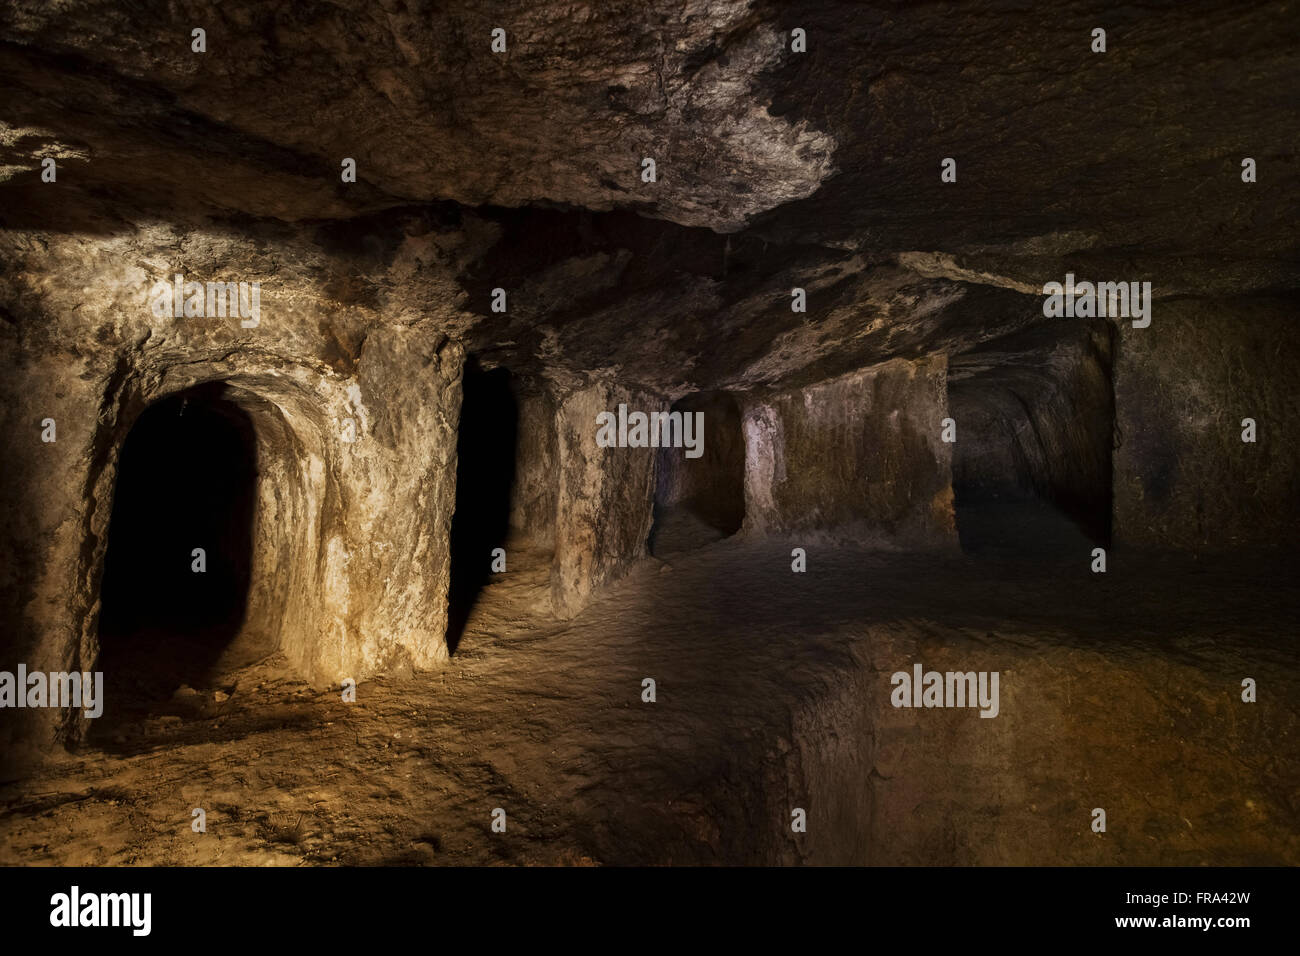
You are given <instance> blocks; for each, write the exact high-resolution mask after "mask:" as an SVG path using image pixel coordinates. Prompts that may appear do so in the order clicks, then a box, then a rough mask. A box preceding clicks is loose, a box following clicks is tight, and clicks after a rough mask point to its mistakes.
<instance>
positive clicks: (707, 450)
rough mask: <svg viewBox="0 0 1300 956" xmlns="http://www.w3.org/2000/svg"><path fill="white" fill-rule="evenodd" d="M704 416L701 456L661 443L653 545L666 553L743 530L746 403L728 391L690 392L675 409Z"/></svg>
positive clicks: (654, 551)
mask: <svg viewBox="0 0 1300 956" xmlns="http://www.w3.org/2000/svg"><path fill="white" fill-rule="evenodd" d="M671 411H672V412H674V413H679V414H680V415H681V416H682V423H683V425H684V424H685V422H686V416H688V415H695V414H697V413H699V414H702V415H703V423H704V428H703V433H702V435H701V434H698V433H694V432H693V433H692V434H694V435H695V438H696V440H700V441H701V447H700V449H699V451H700V452H701V454H700V455H699V457H696V458H688V457H687V456H686V451H687V449H685V448H660V449H659V453H658V454H659V461H658V466H657V468H658V471H657V474H658V479H657V482H656V485H655V500H654V526H653V527H652V528H651V529H650V539H649V542H648V547H649V550H650V553H651V554H654V555H663V554H670V553H672V552H676V551H689V550H692V549H694V548H700V547H703V546H705V545H707V544H710V543H712V542H714V541H718V540H721V539H722V538H726V537H730V536H731V535H733V534H735V533H736V532H737V531H739V530H740V526H741V525H742V524H743V523H744V520H745V439H744V435H743V434H742V432H741V427H740V406H739V405H738V404H737V403H736V400H735V398H734V397H733V396H731V395H729V394H727V393H726V392H709V393H700V394H697V395H688V396H686V397H685V398H683V399H680V400H679V401H677V402H675V403H674V404H673V406H672V409H671Z"/></svg>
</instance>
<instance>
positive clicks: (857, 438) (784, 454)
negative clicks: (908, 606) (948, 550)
mask: <svg viewBox="0 0 1300 956" xmlns="http://www.w3.org/2000/svg"><path fill="white" fill-rule="evenodd" d="M946 379H947V363H946V361H945V359H944V358H943V357H942V356H938V357H934V358H930V359H925V360H921V361H917V362H906V361H902V360H895V361H893V362H888V363H886V364H884V365H881V366H877V367H875V368H871V369H867V370H864V371H862V372H856V373H853V374H850V375H846V376H842V377H840V378H837V379H833V380H831V381H828V382H823V383H820V384H817V385H813V386H809V387H808V388H804V389H801V390H798V391H795V392H790V393H785V394H778V395H773V396H771V397H770V398H767V399H765V400H763V401H762V402H761V403H759V402H754V403H753V404H750V405H748V406H747V408H746V410H745V434H746V442H747V444H746V450H745V492H746V499H745V528H746V530H747V531H749V532H751V533H758V532H765V533H770V532H791V531H806V532H812V533H821V534H827V535H830V536H833V537H846V538H852V539H856V540H858V541H861V542H870V543H876V544H886V545H889V544H895V545H897V544H903V545H913V546H951V545H952V544H953V543H954V542H955V528H954V525H953V517H952V483H951V467H952V466H951V456H952V452H951V446H949V445H948V444H946V443H944V442H943V441H942V440H941V435H940V433H941V430H942V428H943V424H942V422H943V419H944V418H946V417H947V407H948V401H947V381H946Z"/></svg>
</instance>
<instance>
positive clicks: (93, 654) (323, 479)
mask: <svg viewBox="0 0 1300 956" xmlns="http://www.w3.org/2000/svg"><path fill="white" fill-rule="evenodd" d="M6 238H7V242H8V244H9V251H10V257H9V259H8V261H7V263H6V268H5V270H4V281H3V292H4V296H5V301H6V303H7V305H6V308H8V309H21V310H22V311H23V312H24V313H25V314H27V315H28V316H34V317H39V320H30V321H26V322H24V323H23V324H22V325H21V326H19V327H16V328H15V327H14V326H12V325H6V337H5V341H4V347H5V356H4V359H5V374H4V375H3V377H2V378H3V382H4V388H5V392H4V397H5V401H4V410H3V414H4V416H5V417H4V422H5V426H6V427H7V428H9V429H10V433H11V434H13V435H14V436H15V442H14V445H15V447H14V449H13V452H12V454H11V457H10V462H11V465H10V468H9V469H8V473H9V474H10V475H11V476H12V477H11V481H12V493H13V494H14V495H15V498H16V500H18V501H21V502H22V507H20V508H18V509H15V510H12V511H11V510H9V509H6V519H5V520H6V522H7V527H6V528H5V529H4V530H5V534H4V546H5V549H6V555H5V558H6V560H5V561H4V565H5V567H6V568H8V569H11V570H10V571H9V572H8V574H7V578H6V581H5V585H4V589H5V598H6V600H5V610H6V624H7V626H8V627H9V629H10V633H12V634H15V635H22V637H21V638H20V639H19V641H18V642H17V644H16V645H15V646H14V647H13V648H12V650H9V651H8V652H7V654H6V661H5V663H6V664H7V665H11V666H10V669H12V665H13V664H14V663H15V662H17V661H24V662H25V663H27V665H28V667H29V668H33V669H35V668H36V667H38V666H41V667H42V668H43V669H46V670H66V669H82V670H88V669H90V668H91V666H92V664H93V663H94V662H95V660H96V658H97V656H98V651H99V645H98V633H97V626H96V622H97V612H98V607H99V598H100V595H99V583H100V576H101V573H102V567H103V558H104V547H105V542H106V540H107V535H108V523H109V517H110V514H111V510H112V509H111V504H112V497H113V490H114V480H115V469H116V461H117V456H118V453H119V451H120V448H121V444H122V442H123V440H124V439H125V437H126V434H127V432H128V431H129V429H130V427H131V425H132V424H133V423H134V421H135V419H136V417H137V416H138V415H139V413H140V412H141V411H143V410H144V408H145V407H147V406H148V405H149V404H151V403H152V402H154V401H156V400H158V399H160V398H162V397H164V396H167V395H171V394H176V393H180V392H184V391H185V390H187V389H190V388H193V387H194V386H196V385H200V384H204V383H226V384H227V385H228V386H229V388H230V391H229V398H230V400H231V401H233V402H235V403H236V404H237V405H239V406H240V407H241V408H243V409H244V410H245V412H246V413H247V414H248V415H249V416H250V418H251V419H252V421H253V423H254V430H255V433H256V437H257V446H258V458H259V462H260V466H261V469H262V474H261V483H260V486H259V493H258V497H259V502H260V505H259V509H258V517H257V524H256V546H255V550H254V557H253V563H254V567H253V581H254V583H253V586H252V590H251V593H250V595H249V598H250V601H249V616H248V620H247V622H246V629H247V631H248V632H249V635H250V636H251V635H252V634H253V633H254V632H258V633H261V634H262V635H264V636H267V637H268V639H269V640H270V641H271V642H272V646H275V647H278V648H279V649H280V650H282V651H283V652H284V654H285V655H286V657H287V658H288V659H289V661H290V662H292V664H293V666H294V668H295V670H296V671H297V672H298V673H300V674H301V675H303V676H305V677H308V678H310V679H312V680H315V681H318V682H337V681H338V680H340V679H341V678H343V677H346V676H352V677H356V676H358V675H365V674H371V673H375V672H377V671H379V670H391V669H393V668H397V669H399V670H400V669H403V668H410V667H412V666H414V667H428V666H431V665H433V664H436V663H438V662H439V661H441V660H444V659H445V658H446V647H445V643H444V640H443V632H444V630H445V620H446V607H445V598H444V594H445V590H446V582H447V576H448V567H447V556H446V548H445V545H444V542H445V539H446V533H447V523H448V522H449V520H450V514H451V501H452V496H453V494H454V475H455V425H456V418H457V413H458V410H459V402H460V391H459V388H460V374H461V364H462V361H463V350H462V348H461V347H460V346H459V345H458V344H456V343H453V342H451V341H450V340H449V339H448V338H447V337H446V336H445V335H444V334H442V333H440V332H438V331H436V330H434V329H432V328H430V327H428V326H427V325H426V326H419V325H405V324H402V323H401V322H400V321H399V322H393V323H390V324H377V322H376V320H377V313H376V311H375V310H374V309H373V308H370V307H367V306H364V305H362V306H356V305H353V306H343V305H341V304H340V303H338V302H337V301H334V302H332V303H330V304H328V305H327V303H329V302H330V300H329V298H328V296H329V293H328V292H324V294H323V295H322V291H323V290H321V289H320V288H319V287H317V286H315V285H314V284H313V285H312V286H310V287H309V286H307V285H306V284H305V283H306V276H307V275H310V274H319V273H318V270H319V264H318V263H316V262H311V261H308V260H309V258H310V257H309V256H308V257H306V258H302V257H299V256H301V254H302V247H301V246H297V247H293V246H291V245H282V246H280V247H279V248H278V249H277V251H276V253H267V254H266V255H265V258H260V259H259V253H258V252H257V251H256V250H255V249H254V248H252V247H250V246H249V245H247V244H244V243H240V242H238V241H235V240H232V239H231V238H230V237H227V236H223V235H220V234H216V233H202V234H198V233H191V234H189V235H187V236H184V237H182V236H181V235H179V234H178V233H176V232H174V231H171V230H167V229H159V230H154V231H150V232H147V233H144V234H142V235H139V234H138V235H136V236H121V237H117V238H115V239H111V240H102V239H96V238H94V237H85V236H71V235H69V236H60V237H58V238H57V240H55V241H50V240H37V239H35V238H33V237H31V236H29V235H27V234H21V233H10V234H7V237H6ZM236 260H238V261H236ZM253 263H257V264H256V265H254V264H253ZM175 272H180V273H183V274H185V275H186V277H187V279H194V280H197V281H203V280H210V279H221V280H225V279H227V278H229V277H231V276H232V275H238V276H239V277H240V278H245V277H247V278H248V279H255V280H260V281H263V282H264V285H263V288H262V295H261V296H260V319H259V322H258V324H257V326H256V327H253V328H244V327H242V326H241V320H240V317H239V316H238V315H234V316H231V315H227V316H226V317H224V318H223V317H213V318H207V317H198V316H195V317H188V318H185V317H183V318H181V319H176V318H175V317H174V316H173V315H171V314H164V315H158V314H155V311H154V309H153V308H152V307H151V303H152V302H153V300H154V297H155V296H156V295H157V289H158V285H157V284H158V283H159V282H165V281H166V280H167V277H168V276H170V275H172V274H174V273H175ZM91 275H94V276H96V278H93V279H92V278H91ZM37 276H42V277H44V278H43V279H41V280H39V281H37V280H36V277H37ZM92 288H93V289H96V290H97V291H96V293H95V294H93V295H88V294H87V292H86V290H87V289H92ZM45 418H53V419H54V420H55V422H56V426H57V429H58V431H57V435H58V440H57V441H56V442H54V443H51V444H45V443H42V442H41V440H40V435H41V426H40V422H41V421H42V420H43V419H45ZM349 421H350V422H351V423H352V424H351V425H350V426H349V425H348V424H347V423H348V422H349ZM349 430H351V431H352V432H353V433H354V435H355V441H352V442H348V441H346V440H345V433H346V432H348V431H349ZM11 655H12V660H10V659H8V658H9V657H10V656H11ZM29 714H30V716H29ZM33 719H34V720H42V721H46V722H47V723H48V724H49V725H50V726H48V727H46V728H45V730H44V731H42V732H41V733H39V734H35V735H32V736H30V737H29V736H28V735H27V731H26V730H22V731H20V732H19V733H20V735H21V736H22V737H23V738H24V739H25V740H29V741H31V740H36V741H39V743H38V744H37V746H38V747H44V746H46V742H47V741H48V740H49V739H50V737H51V736H52V735H54V734H56V733H58V734H64V735H73V736H75V735H76V733H78V732H79V728H80V727H81V725H80V723H79V718H77V717H75V716H69V717H67V720H68V721H69V723H68V725H67V726H65V727H63V729H62V730H59V729H58V725H59V724H60V723H61V722H62V719H63V718H61V717H60V716H59V715H58V714H57V712H41V713H36V714H32V713H31V712H25V714H24V716H23V717H21V718H20V720H33ZM13 726H15V724H14V723H10V722H7V723H6V727H13Z"/></svg>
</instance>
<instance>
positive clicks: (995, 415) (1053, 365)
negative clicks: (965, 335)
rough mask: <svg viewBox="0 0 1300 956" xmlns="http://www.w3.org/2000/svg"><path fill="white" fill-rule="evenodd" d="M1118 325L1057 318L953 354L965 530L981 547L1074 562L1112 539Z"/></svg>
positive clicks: (976, 550)
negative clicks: (1113, 373) (1115, 329)
mask: <svg viewBox="0 0 1300 956" xmlns="http://www.w3.org/2000/svg"><path fill="white" fill-rule="evenodd" d="M1111 334H1112V333H1111V328H1110V326H1109V325H1108V324H1107V323H1106V322H1105V321H1104V320H1096V321H1092V322H1089V321H1087V320H1079V321H1078V322H1076V323H1074V324H1070V325H1065V324H1061V325H1045V326H1038V327H1034V328H1030V329H1028V330H1026V331H1023V332H1018V333H1015V334H1012V335H1008V336H1005V337H1003V338H1000V339H996V340H993V341H990V342H988V343H985V344H983V345H981V346H980V347H978V348H977V349H974V350H972V351H971V352H967V353H965V354H963V355H959V356H955V357H953V358H952V359H950V360H949V366H948V406H949V414H950V415H951V416H952V418H953V419H954V421H955V422H956V428H957V433H956V438H957V441H956V443H955V444H954V445H953V446H952V447H953V462H952V468H953V473H952V482H953V499H954V505H955V511H956V517H957V532H958V536H959V538H960V540H961V545H962V550H963V551H966V552H967V553H971V554H990V555H998V556H1003V557H1024V558H1029V559H1041V558H1043V557H1061V558H1063V559H1068V560H1071V561H1078V560H1081V558H1080V555H1082V556H1083V557H1084V558H1086V557H1087V555H1088V554H1089V552H1090V551H1091V549H1092V548H1093V547H1094V546H1096V545H1100V546H1102V547H1109V544H1110V526H1111V450H1112V447H1113V433H1114V422H1115V407H1114V390H1113V386H1112V381H1111V356H1112V341H1111Z"/></svg>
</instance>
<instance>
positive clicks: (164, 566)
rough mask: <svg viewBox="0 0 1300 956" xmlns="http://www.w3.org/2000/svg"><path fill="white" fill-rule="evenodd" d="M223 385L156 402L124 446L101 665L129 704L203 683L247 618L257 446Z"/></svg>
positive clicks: (113, 696)
mask: <svg viewBox="0 0 1300 956" xmlns="http://www.w3.org/2000/svg"><path fill="white" fill-rule="evenodd" d="M225 391H226V387H225V386H224V385H222V384H214V385H204V386H199V387H197V388H193V389H189V390H187V391H185V392H182V393H179V394H177V395H173V396H171V397H169V398H165V399H163V400H161V401H159V402H156V403H155V404H153V405H151V406H150V407H149V408H147V409H145V411H144V412H143V413H141V415H140V417H139V418H138V419H137V420H136V423H135V425H134V426H133V427H132V428H131V431H130V433H129V434H128V435H127V437H126V441H125V442H124V443H123V445H122V451H121V455H120V458H119V461H118V471H117V484H116V487H115V490H114V495H113V513H112V517H111V519H110V523H109V532H108V548H107V552H106V554H105V558H104V577H103V582H102V585H101V592H100V593H101V599H102V603H101V610H100V617H99V634H100V657H99V665H98V668H99V669H101V670H103V671H104V678H105V681H106V683H107V684H108V685H109V686H111V688H112V691H111V693H110V694H109V701H110V705H111V704H113V703H119V704H123V705H125V706H124V707H123V708H121V709H122V710H129V709H130V706H131V705H132V704H142V703H147V702H149V701H156V700H159V699H162V698H166V697H167V696H168V695H169V694H170V693H171V692H172V691H174V690H175V689H176V688H177V687H179V686H180V685H181V684H189V685H191V686H202V684H203V683H204V681H205V680H206V679H207V677H208V676H209V674H210V672H211V670H212V668H213V665H214V664H215V663H216V662H217V660H218V658H219V657H220V656H221V654H222V652H223V651H224V650H225V649H226V648H227V647H228V646H229V645H230V643H231V641H232V640H233V639H234V637H235V635H237V634H238V633H239V631H240V628H241V626H242V625H243V622H244V617H245V612H246V610H247V604H248V591H249V580H250V569H251V565H252V555H253V518H254V510H255V504H256V485H257V446H256V442H255V439H254V433H253V424H252V421H251V419H250V418H249V416H248V415H247V413H246V412H244V411H243V409H241V408H239V407H238V406H237V405H235V404H234V403H233V402H231V401H229V400H228V399H227V398H226V397H224V396H225ZM198 548H201V549H203V551H204V552H205V553H204V561H205V566H206V569H205V570H203V571H201V572H200V571H197V570H195V562H196V560H197V558H196V556H195V555H194V553H193V552H194V550H195V549H198ZM110 709H111V707H110V708H109V709H106V710H105V716H106V717H108V716H109V714H110ZM109 722H110V723H111V722H112V721H109ZM101 723H104V721H97V722H96V724H97V727H96V729H98V730H102V729H104V728H103V727H99V726H98V725H99V724H101Z"/></svg>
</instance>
